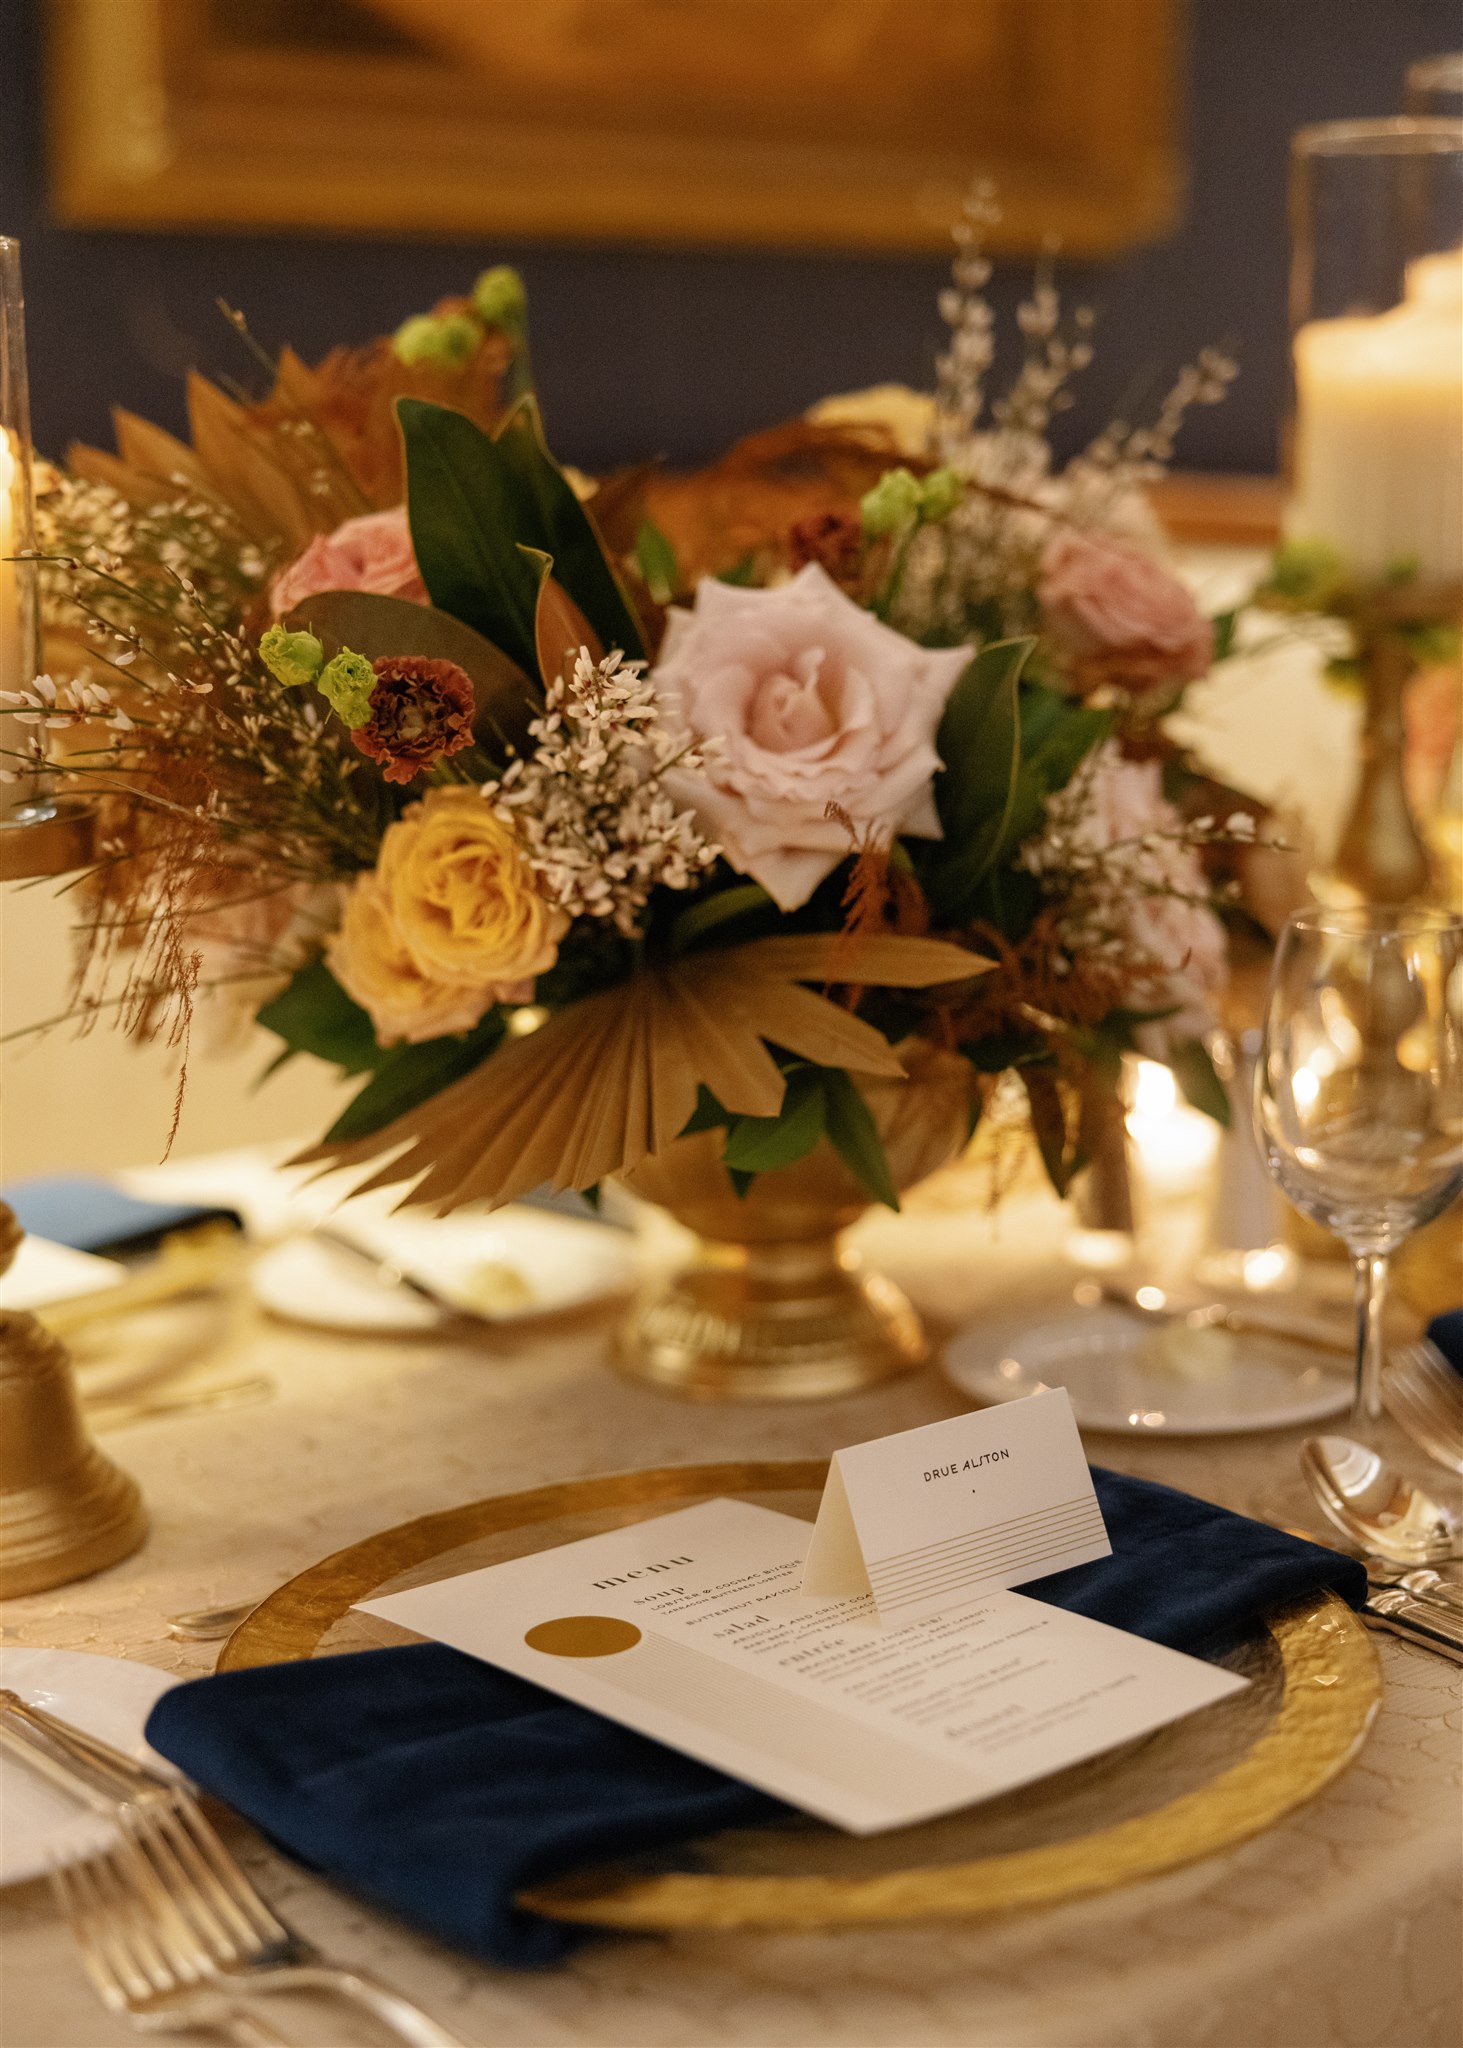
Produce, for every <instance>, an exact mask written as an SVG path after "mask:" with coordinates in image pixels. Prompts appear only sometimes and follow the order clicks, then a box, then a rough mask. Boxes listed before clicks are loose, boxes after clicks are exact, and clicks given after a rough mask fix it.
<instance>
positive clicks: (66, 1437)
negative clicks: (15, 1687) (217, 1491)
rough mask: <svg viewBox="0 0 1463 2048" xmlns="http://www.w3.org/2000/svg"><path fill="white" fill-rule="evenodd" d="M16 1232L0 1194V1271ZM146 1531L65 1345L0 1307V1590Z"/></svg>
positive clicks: (106, 1552) (58, 1581) (121, 1548)
mask: <svg viewBox="0 0 1463 2048" xmlns="http://www.w3.org/2000/svg"><path fill="white" fill-rule="evenodd" d="M23 1236H24V1232H23V1231H22V1230H21V1228H20V1225H19V1224H18V1223H17V1222H16V1220H15V1217H14V1215H13V1213H12V1212H11V1211H10V1210H9V1209H8V1208H7V1207H6V1206H5V1204H4V1203H3V1202H0V1273H5V1272H8V1271H9V1269H10V1267H11V1264H12V1263H13V1261H14V1259H15V1254H16V1253H17V1251H19V1249H20V1243H21V1239H22V1237H23ZM146 1534H147V1515H146V1513H145V1511H144V1509H143V1505H142V1496H141V1494H140V1493H139V1492H138V1490H137V1483H136V1481H135V1480H133V1479H129V1478H128V1476H127V1474H126V1473H125V1472H121V1471H119V1470H118V1469H117V1467H116V1466H115V1465H114V1464H113V1463H112V1462H111V1460H110V1458H104V1457H103V1456H102V1453H101V1452H100V1451H99V1450H98V1449H97V1447H96V1445H95V1444H94V1443H93V1442H92V1440H91V1438H90V1437H89V1436H88V1435H87V1433H86V1425H85V1424H84V1423H83V1421H82V1419H81V1407H80V1403H79V1402H78V1400H77V1398H76V1383H75V1381H74V1380H73V1379H72V1376H71V1360H70V1358H69V1357H68V1355H67V1352H66V1347H65V1345H64V1344H62V1343H61V1341H60V1339H59V1338H57V1337H53V1336H52V1335H51V1333H50V1331H49V1330H47V1329H46V1328H45V1327H44V1326H43V1325H42V1324H41V1322H40V1321H39V1320H38V1318H37V1317H35V1316H33V1315H30V1314H28V1313H26V1312H25V1311H24V1310H22V1309H4V1310H0V1599H15V1598H17V1597H18V1596H19V1595H20V1594H22V1593H43V1592H45V1590H46V1589H47V1587H49V1586H60V1585H64V1584H65V1583H66V1582H67V1581H68V1580H70V1579H80V1578H84V1577H85V1576H86V1575H87V1573H88V1572H99V1571H101V1570H102V1569H103V1567H104V1566H106V1565H109V1564H116V1563H117V1561H118V1559H119V1558H123V1557H128V1556H130V1555H131V1553H132V1552H133V1551H134V1550H136V1548H137V1546H138V1544H139V1543H141V1541H142V1539H143V1537H144V1536H145V1535H146Z"/></svg>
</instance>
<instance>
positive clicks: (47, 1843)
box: [0, 1648, 178, 1885]
mask: <svg viewBox="0 0 1463 2048" xmlns="http://www.w3.org/2000/svg"><path fill="white" fill-rule="evenodd" d="M176 1684H178V1680H177V1679H176V1678H175V1677H174V1676H173V1675H172V1673H171V1672H169V1671H158V1670H155V1669H154V1667H153V1666H152V1665H150V1664H131V1663H128V1662H126V1661H125V1659H123V1658H121V1657H94V1656H92V1655H90V1654H89V1653H88V1652H85V1651H82V1650H28V1649H21V1648H15V1649H3V1650H0V1685H3V1686H5V1687H6V1688H7V1689H8V1690H9V1691H11V1692H18V1693H19V1694H20V1696H21V1698H22V1699H23V1700H26V1701H28V1702H29V1703H30V1705H31V1706H33V1707H44V1708H45V1710H46V1712H47V1713H48V1714H55V1715H57V1716H58V1718H59V1719H61V1720H63V1721H71V1722H74V1723H75V1725H76V1726H77V1727H78V1728H84V1729H85V1730H86V1732H87V1733H88V1734H89V1735H99V1736H100V1737H101V1738H102V1740H103V1741H104V1742H110V1743H111V1745H112V1747H113V1748H114V1749H120V1750H123V1751H124V1752H125V1753H126V1754H127V1755H128V1756H134V1757H136V1758H137V1760H138V1761H139V1763H146V1764H148V1765H150V1766H151V1767H152V1768H153V1769H154V1770H161V1771H165V1772H167V1773H168V1774H169V1775H170V1776H173V1777H176V1776H177V1775H178V1773H177V1772H176V1771H174V1770H173V1767H172V1765H171V1764H169V1763H166V1762H165V1761H164V1760H163V1758H162V1757H160V1756H158V1755H157V1754H156V1752H155V1751H153V1750H151V1749H149V1748H148V1746H147V1744H146V1743H145V1742H144V1741H143V1739H142V1730H143V1727H144V1725H145V1724H146V1721H147V1717H148V1715H149V1714H150V1713H151V1712H152V1710H153V1708H154V1706H155V1705H156V1704H157V1702H158V1701H159V1700H160V1699H161V1698H162V1696H163V1694H164V1693H165V1692H167V1691H168V1690H169V1689H170V1688H171V1687H173V1686H175V1685H176ZM111 1832H112V1829H111V1824H110V1823H109V1822H108V1821H106V1820H104V1819H103V1818H102V1817H101V1816H100V1815H98V1814H95V1813H91V1812H89V1811H88V1810H87V1808H85V1807H83V1806H81V1805H79V1804H78V1803H77V1802H76V1801H75V1800H73V1799H68V1798H67V1797H66V1794H65V1793H64V1792H59V1791H56V1790H54V1789H53V1788H52V1787H51V1786H50V1785H48V1784H47V1783H46V1782H45V1780H44V1779H42V1778H39V1777H37V1776H36V1774H35V1773H34V1772H33V1771H31V1770H28V1769H27V1768H26V1766H25V1765H24V1764H22V1763H19V1762H18V1761H17V1760H16V1759H15V1758H14V1757H12V1756H9V1755H7V1754H6V1753H5V1752H4V1751H0V1885H6V1884H19V1883H20V1882H21V1881H22V1880H23V1879H25V1878H30V1877H44V1876H45V1874H46V1872H47V1870H48V1869H49V1868H50V1866H51V1864H52V1862H53V1861H63V1860H65V1859H67V1858H70V1857H75V1856H84V1855H87V1854H88V1853H89V1852H90V1851H91V1850H92V1849H94V1848H98V1847H100V1846H101V1845H102V1844H103V1843H105V1842H106V1841H107V1840H108V1839H109V1837H110V1835H111Z"/></svg>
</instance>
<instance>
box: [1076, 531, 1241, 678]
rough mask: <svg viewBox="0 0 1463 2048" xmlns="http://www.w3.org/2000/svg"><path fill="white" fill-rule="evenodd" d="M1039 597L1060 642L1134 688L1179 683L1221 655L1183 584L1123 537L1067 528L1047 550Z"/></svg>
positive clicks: (1079, 659)
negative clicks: (1080, 531) (1094, 534)
mask: <svg viewBox="0 0 1463 2048" xmlns="http://www.w3.org/2000/svg"><path fill="white" fill-rule="evenodd" d="M1037 596H1038V598H1039V599H1040V601H1041V608H1042V611H1043V612H1044V614H1045V615H1046V624H1047V629H1048V631H1049V632H1050V633H1051V636H1052V638H1053V639H1054V640H1055V641H1056V643H1057V645H1058V646H1059V647H1060V648H1061V649H1062V650H1063V651H1064V652H1065V653H1067V654H1068V655H1070V656H1071V657H1072V658H1073V659H1074V660H1075V661H1076V662H1077V663H1078V664H1079V666H1080V665H1086V666H1089V667H1095V668H1097V669H1099V670H1100V671H1101V673H1102V675H1103V677H1104V679H1106V680H1109V681H1111V682H1114V683H1118V684H1121V685H1122V686H1124V687H1126V688H1128V689H1132V690H1142V691H1145V692H1147V691H1153V692H1158V691H1162V690H1168V689H1177V688H1178V687H1179V685H1180V684H1181V683H1189V682H1193V681H1194V679H1195V678H1196V677H1198V676H1202V675H1204V674H1206V673H1207V671H1208V669H1209V665H1210V663H1211V662H1212V660H1213V658H1214V630H1213V628H1212V626H1211V625H1210V623H1209V621H1208V620H1207V619H1206V618H1205V617H1204V615H1203V613H1202V612H1201V611H1200V610H1199V607H1198V606H1197V605H1196V604H1195V603H1194V600H1193V598H1192V597H1191V596H1190V595H1189V592H1188V590H1187V589H1186V588H1185V586H1184V584H1183V583H1181V582H1180V580H1179V579H1178V577H1177V576H1175V575H1174V574H1173V572H1172V571H1171V570H1169V569H1165V568H1164V566H1163V564H1162V563H1161V562H1158V561H1155V560H1154V558H1153V556H1152V555H1146V554H1144V553H1143V552H1142V551H1141V550H1140V549H1138V548H1134V547H1128V546H1126V545H1125V544H1124V543H1123V542H1121V541H1114V540H1108V539H1106V538H1097V537H1094V536H1092V535H1090V534H1085V533H1078V532H1077V531H1076V530H1075V529H1074V528H1072V527H1064V528H1062V529H1061V530H1060V531H1059V532H1057V533H1056V534H1055V535H1054V536H1053V538H1052V539H1051V540H1050V541H1048V543H1047V546H1046V551H1045V553H1044V554H1043V556H1042V561H1041V570H1040V574H1039V576H1038V579H1037Z"/></svg>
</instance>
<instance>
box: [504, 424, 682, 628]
mask: <svg viewBox="0 0 1463 2048" xmlns="http://www.w3.org/2000/svg"><path fill="white" fill-rule="evenodd" d="M490 445H491V446H492V447H493V448H494V449H495V450H496V451H497V453H498V454H499V455H500V456H501V457H502V458H503V460H504V462H505V464H506V465H507V467H508V469H509V471H510V473H511V475H512V478H513V481H514V486H515V493H516V503H517V504H518V506H519V507H520V508H521V512H520V517H522V518H523V519H525V520H527V521H529V522H530V523H531V524H532V525H533V530H532V531H524V532H517V533H514V534H513V535H512V539H513V540H515V541H517V542H518V543H519V544H520V545H521V546H524V547H532V548H542V549H543V551H544V553H545V554H548V555H552V556H553V558H554V575H555V577H556V578H557V579H558V581H559V582H560V583H561V584H562V585H563V587H564V589H565V590H567V591H568V593H569V595H570V596H571V597H572V598H573V600H574V602H575V603H576V604H577V605H578V607H579V609H580V610H581V611H582V612H583V614H584V616H585V618H586V619H588V621H589V623H590V625H591V626H593V628H594V630H595V632H596V633H597V634H598V635H599V638H600V641H601V643H602V644H603V646H604V648H605V650H606V652H608V651H609V650H610V649H611V648H613V647H618V648H619V649H620V651H621V653H622V654H624V655H626V656H627V657H628V658H630V659H632V660H636V661H638V660H641V659H642V658H643V657H644V654H645V642H644V640H643V638H642V637H641V632H640V622H639V620H638V619H637V618H636V616H635V611H634V608H633V606H632V605H631V603H630V600H629V597H628V596H627V595H626V593H625V590H624V588H623V586H622V585H621V583H620V579H619V577H618V576H617V575H616V574H615V571H614V568H613V566H612V564H611V562H610V558H609V556H608V554H607V553H606V552H605V548H604V544H603V543H602V541H601V540H600V537H599V535H598V533H597V532H596V531H595V528H594V525H593V522H592V521H591V519H590V517H589V514H588V513H587V512H586V511H585V509H584V507H583V506H582V505H581V504H580V502H579V499H578V497H577V496H576V495H575V491H574V486H573V485H572V484H571V483H570V481H569V479H568V478H567V477H566V476H565V474H564V472H563V470H562V469H560V467H559V465H558V463H557V462H555V461H554V458H553V457H552V456H551V455H550V453H549V451H548V448H547V446H546V445H545V443H544V435H543V422H542V420H541V419H540V417H539V410H538V406H537V404H536V403H535V402H534V400H533V399H532V398H531V397H528V398H523V399H521V400H520V401H519V403H518V404H517V405H515V406H514V408H513V410H512V411H511V412H510V413H509V415H508V417H507V419H506V420H505V421H504V422H503V424H502V426H501V427H499V429H498V432H497V434H496V436H495V437H494V439H493V441H492V442H491V443H490Z"/></svg>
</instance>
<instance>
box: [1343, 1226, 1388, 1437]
mask: <svg viewBox="0 0 1463 2048" xmlns="http://www.w3.org/2000/svg"><path fill="white" fill-rule="evenodd" d="M1355 1265H1356V1395H1355V1398H1354V1400H1353V1402H1352V1407H1351V1420H1352V1423H1353V1424H1354V1425H1360V1426H1364V1425H1365V1424H1367V1423H1372V1422H1377V1421H1379V1420H1380V1418H1381V1413H1382V1363H1383V1360H1384V1359H1385V1357H1386V1355H1387V1354H1386V1336H1385V1331H1384V1328H1383V1325H1384V1321H1385V1316H1386V1309H1387V1261H1386V1258H1385V1257H1384V1255H1383V1254H1382V1253H1380V1252H1358V1253H1357V1254H1356V1258H1355Z"/></svg>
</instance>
